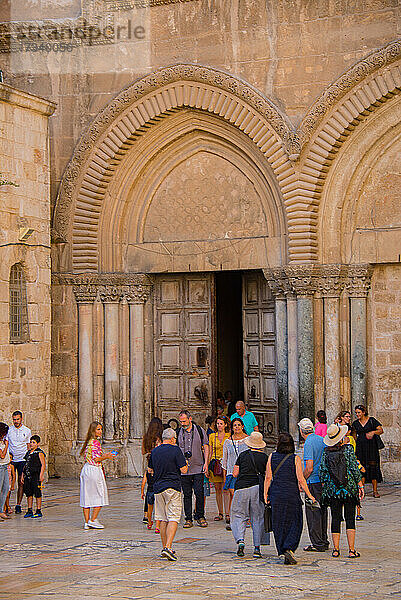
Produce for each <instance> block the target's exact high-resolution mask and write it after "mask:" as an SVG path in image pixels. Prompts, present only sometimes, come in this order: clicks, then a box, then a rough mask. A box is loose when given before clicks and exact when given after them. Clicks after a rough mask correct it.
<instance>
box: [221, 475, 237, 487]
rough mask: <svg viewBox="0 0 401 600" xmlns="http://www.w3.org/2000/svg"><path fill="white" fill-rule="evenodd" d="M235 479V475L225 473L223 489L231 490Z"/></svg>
mask: <svg viewBox="0 0 401 600" xmlns="http://www.w3.org/2000/svg"><path fill="white" fill-rule="evenodd" d="M236 481H237V478H236V477H233V476H232V475H227V477H226V482H225V484H224V487H223V490H233V489H234V485H235V482H236Z"/></svg>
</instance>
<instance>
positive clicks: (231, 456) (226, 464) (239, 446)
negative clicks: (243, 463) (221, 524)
mask: <svg viewBox="0 0 401 600" xmlns="http://www.w3.org/2000/svg"><path fill="white" fill-rule="evenodd" d="M246 437H248V436H247V435H246V433H245V432H244V423H243V422H242V420H241V419H240V418H239V417H237V418H235V419H233V420H232V421H231V436H230V437H229V439H228V440H226V441H225V442H224V445H223V458H222V461H221V465H222V467H223V474H224V486H223V490H224V491H225V492H227V493H228V507H226V529H228V531H231V526H230V512H231V503H232V501H233V496H234V485H235V482H236V478H235V477H234V476H233V469H234V465H235V463H236V461H237V458H238V456H239V455H240V454H241V452H245V450H248V446H247V445H246V444H244V439H245V438H246Z"/></svg>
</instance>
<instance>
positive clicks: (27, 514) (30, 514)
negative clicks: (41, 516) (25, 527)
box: [24, 508, 33, 519]
mask: <svg viewBox="0 0 401 600" xmlns="http://www.w3.org/2000/svg"><path fill="white" fill-rule="evenodd" d="M30 517H33V510H32V509H31V508H28V510H27V511H26V513H25V514H24V519H29V518H30Z"/></svg>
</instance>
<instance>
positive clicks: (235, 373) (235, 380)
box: [216, 271, 244, 400]
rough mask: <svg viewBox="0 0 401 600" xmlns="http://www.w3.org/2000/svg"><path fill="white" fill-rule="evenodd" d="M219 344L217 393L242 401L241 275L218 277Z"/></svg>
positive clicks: (217, 336) (217, 329) (221, 274)
mask: <svg viewBox="0 0 401 600" xmlns="http://www.w3.org/2000/svg"><path fill="white" fill-rule="evenodd" d="M216 342H217V344H216V345H217V352H216V367H217V369H216V370H217V378H216V383H217V389H216V393H217V391H220V392H223V394H224V392H226V391H227V390H231V391H232V393H233V397H234V399H235V400H243V396H244V391H243V387H244V383H243V382H244V377H243V360H242V354H243V348H242V275H241V271H225V272H222V273H216Z"/></svg>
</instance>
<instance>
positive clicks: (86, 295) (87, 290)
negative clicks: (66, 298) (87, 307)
mask: <svg viewBox="0 0 401 600" xmlns="http://www.w3.org/2000/svg"><path fill="white" fill-rule="evenodd" d="M72 289H73V292H74V295H75V300H76V301H77V303H78V304H92V302H94V301H95V300H96V297H97V286H96V285H93V284H91V283H82V284H80V285H73V286H72Z"/></svg>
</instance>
